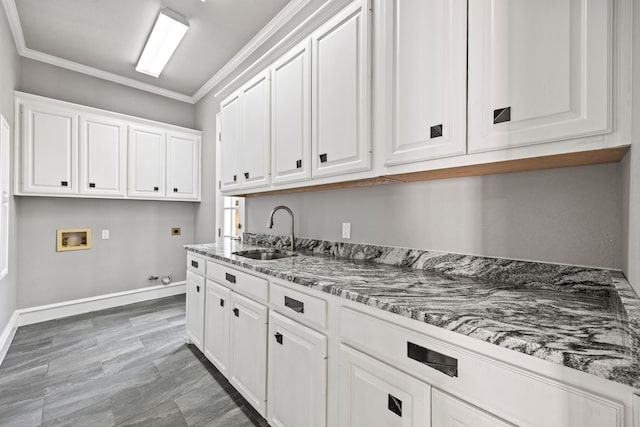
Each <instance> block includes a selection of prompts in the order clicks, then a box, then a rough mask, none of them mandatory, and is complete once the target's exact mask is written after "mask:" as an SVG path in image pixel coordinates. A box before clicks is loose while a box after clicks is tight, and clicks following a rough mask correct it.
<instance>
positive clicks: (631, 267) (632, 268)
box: [622, 4, 640, 295]
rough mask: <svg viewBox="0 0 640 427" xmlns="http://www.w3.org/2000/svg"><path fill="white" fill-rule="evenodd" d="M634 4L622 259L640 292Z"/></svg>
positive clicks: (639, 58)
mask: <svg viewBox="0 0 640 427" xmlns="http://www.w3.org/2000/svg"><path fill="white" fill-rule="evenodd" d="M634 6H635V7H634V19H633V21H634V22H635V23H636V25H634V26H633V41H634V42H636V43H634V44H633V70H634V72H633V77H634V82H633V95H632V96H633V116H632V117H633V119H632V123H633V130H632V146H631V150H630V151H629V153H627V155H626V156H625V158H624V159H623V162H622V194H623V196H624V197H623V209H622V213H623V218H622V235H623V242H622V259H623V263H624V265H623V270H624V272H625V275H626V276H627V278H628V279H629V281H630V283H631V285H632V286H633V287H634V288H635V290H636V293H638V294H639V295H640V43H638V41H640V25H638V23H640V6H639V5H638V4H635V5H634Z"/></svg>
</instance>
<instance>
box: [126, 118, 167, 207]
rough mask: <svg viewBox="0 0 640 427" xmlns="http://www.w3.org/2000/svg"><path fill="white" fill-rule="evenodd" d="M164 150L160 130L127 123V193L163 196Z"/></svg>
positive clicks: (164, 137)
mask: <svg viewBox="0 0 640 427" xmlns="http://www.w3.org/2000/svg"><path fill="white" fill-rule="evenodd" d="M166 150H167V147H166V133H165V132H164V131H163V130H161V129H154V128H147V127H145V128H143V127H137V126H130V127H129V196H133V197H146V198H164V196H165V170H166V161H167V159H166Z"/></svg>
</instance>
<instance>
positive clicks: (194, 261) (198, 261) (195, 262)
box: [187, 252, 207, 275]
mask: <svg viewBox="0 0 640 427" xmlns="http://www.w3.org/2000/svg"><path fill="white" fill-rule="evenodd" d="M206 268H207V266H206V262H205V260H204V258H202V257H199V256H197V255H193V254H192V253H190V252H188V253H187V270H189V271H193V272H194V273H198V274H202V275H204V274H205V272H206Z"/></svg>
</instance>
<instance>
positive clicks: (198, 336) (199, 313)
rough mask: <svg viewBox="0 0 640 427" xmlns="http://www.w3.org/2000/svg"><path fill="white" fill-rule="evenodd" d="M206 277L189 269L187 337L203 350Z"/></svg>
mask: <svg viewBox="0 0 640 427" xmlns="http://www.w3.org/2000/svg"><path fill="white" fill-rule="evenodd" d="M204 303H205V281H204V277H202V276H200V275H198V274H195V273H192V272H190V271H187V337H188V338H189V340H190V341H191V343H193V344H194V345H195V346H196V347H198V348H199V349H200V351H203V349H204V346H203V343H204Z"/></svg>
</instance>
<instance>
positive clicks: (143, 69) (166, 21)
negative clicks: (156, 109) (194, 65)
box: [136, 9, 189, 77]
mask: <svg viewBox="0 0 640 427" xmlns="http://www.w3.org/2000/svg"><path fill="white" fill-rule="evenodd" d="M188 29H189V22H188V21H187V19H186V18H185V17H184V16H182V15H180V14H179V13H176V12H174V11H173V10H171V9H162V10H161V11H160V14H159V15H158V19H157V20H156V23H155V25H154V26H153V30H152V31H151V35H150V36H149V39H148V40H147V44H146V45H145V46H144V50H143V51H142V55H140V59H139V60H138V65H136V71H138V72H140V73H144V74H148V75H150V76H153V77H158V76H159V75H160V73H162V70H163V69H164V67H165V65H167V62H169V59H170V58H171V55H173V52H175V50H176V48H177V47H178V45H179V44H180V41H181V40H182V38H183V37H184V35H185V33H186V32H187V30H188Z"/></svg>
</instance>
